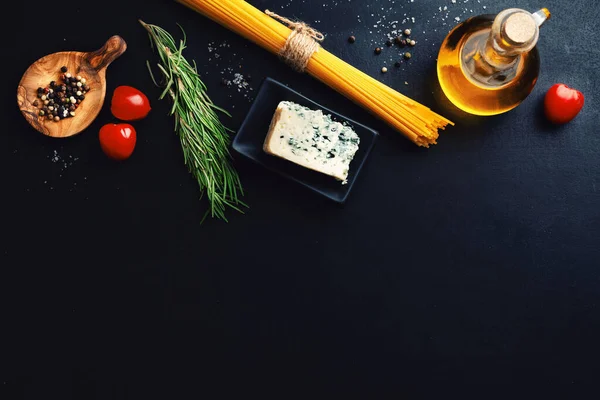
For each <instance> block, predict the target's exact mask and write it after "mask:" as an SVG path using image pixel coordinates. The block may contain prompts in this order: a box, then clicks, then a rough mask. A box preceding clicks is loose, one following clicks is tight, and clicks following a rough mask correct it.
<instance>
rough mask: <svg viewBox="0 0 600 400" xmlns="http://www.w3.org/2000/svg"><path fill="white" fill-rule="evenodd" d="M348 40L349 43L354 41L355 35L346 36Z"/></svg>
mask: <svg viewBox="0 0 600 400" xmlns="http://www.w3.org/2000/svg"><path fill="white" fill-rule="evenodd" d="M348 42H350V43H354V42H356V37H354V36H350V37H349V38H348Z"/></svg>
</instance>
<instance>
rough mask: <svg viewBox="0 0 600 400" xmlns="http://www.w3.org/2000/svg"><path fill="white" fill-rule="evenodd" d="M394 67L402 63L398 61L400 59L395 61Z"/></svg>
mask: <svg viewBox="0 0 600 400" xmlns="http://www.w3.org/2000/svg"><path fill="white" fill-rule="evenodd" d="M394 65H395V66H396V67H400V65H402V63H400V61H396V63H395V64H394Z"/></svg>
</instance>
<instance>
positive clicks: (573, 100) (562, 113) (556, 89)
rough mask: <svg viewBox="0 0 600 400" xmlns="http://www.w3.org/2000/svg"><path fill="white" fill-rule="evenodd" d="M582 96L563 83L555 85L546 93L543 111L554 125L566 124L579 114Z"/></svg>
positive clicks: (582, 100)
mask: <svg viewBox="0 0 600 400" xmlns="http://www.w3.org/2000/svg"><path fill="white" fill-rule="evenodd" d="M583 103H584V96H583V93H581V92H580V91H579V90H576V89H573V88H570V87H569V86H567V85H565V84H564V83H557V84H556V85H554V86H552V87H551V88H550V89H549V90H548V92H547V93H546V98H545V99H544V111H545V113H546V117H547V118H548V120H550V122H552V123H554V124H566V123H567V122H569V121H571V120H572V119H573V118H575V117H576V116H577V114H579V111H581V109H582V108H583Z"/></svg>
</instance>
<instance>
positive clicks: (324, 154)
mask: <svg viewBox="0 0 600 400" xmlns="http://www.w3.org/2000/svg"><path fill="white" fill-rule="evenodd" d="M359 144H360V138H359V137H358V135H357V134H356V132H354V130H353V129H352V127H351V126H348V125H346V124H342V123H340V122H337V121H334V120H333V119H332V118H331V116H330V115H326V114H324V113H323V111H322V110H311V109H310V108H308V107H304V106H302V105H299V104H296V103H293V102H290V101H282V102H280V103H279V105H278V107H277V110H276V111H275V114H274V115H273V118H272V120H271V125H270V127H269V132H268V134H267V137H266V139H265V142H264V145H263V149H264V151H265V152H266V153H268V154H271V155H273V156H277V157H281V158H283V159H286V160H288V161H291V162H293V163H295V164H298V165H301V166H303V167H306V168H309V169H312V170H314V171H317V172H321V173H323V174H326V175H329V176H332V177H334V178H335V179H337V180H339V181H341V182H342V184H346V183H347V182H348V172H349V170H350V163H351V161H352V159H353V158H354V155H355V154H356V152H357V151H358V147H359Z"/></svg>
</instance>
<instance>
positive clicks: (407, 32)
mask: <svg viewBox="0 0 600 400" xmlns="http://www.w3.org/2000/svg"><path fill="white" fill-rule="evenodd" d="M411 33H412V31H411V30H410V29H408V28H406V29H405V30H404V35H406V36H410V34H411Z"/></svg>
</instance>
